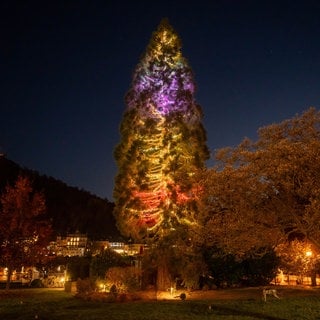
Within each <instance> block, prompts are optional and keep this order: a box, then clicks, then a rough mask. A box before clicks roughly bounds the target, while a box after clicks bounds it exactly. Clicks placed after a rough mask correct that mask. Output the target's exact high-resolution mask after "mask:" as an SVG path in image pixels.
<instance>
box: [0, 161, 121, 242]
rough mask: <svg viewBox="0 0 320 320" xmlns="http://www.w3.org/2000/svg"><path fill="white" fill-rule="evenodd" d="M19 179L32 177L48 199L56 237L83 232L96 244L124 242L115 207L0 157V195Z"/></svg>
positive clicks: (34, 186)
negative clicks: (116, 218)
mask: <svg viewBox="0 0 320 320" xmlns="http://www.w3.org/2000/svg"><path fill="white" fill-rule="evenodd" d="M18 175H23V176H27V177H29V179H30V181H31V183H32V186H33V188H34V189H35V190H36V191H41V192H42V193H43V194H44V196H45V198H46V206H47V215H48V219H50V221H51V223H52V227H53V230H54V235H53V236H56V235H66V234H67V233H73V232H76V231H79V232H81V233H85V234H87V235H88V237H89V238H90V239H92V240H100V239H108V240H113V241H115V240H120V239H121V238H120V233H119V231H118V230H117V227H116V222H115V219H114V216H113V209H114V204H113V203H112V202H110V201H108V200H107V199H102V198H99V197H97V196H95V195H93V194H91V193H89V192H88V191H85V190H80V189H78V188H75V187H70V186H68V185H67V184H65V183H64V182H62V181H59V180H57V179H54V178H52V177H48V176H45V175H40V174H39V173H38V172H37V171H33V170H30V169H28V168H23V167H21V166H20V165H18V164H17V163H15V162H13V161H11V160H9V159H7V158H6V157H5V156H3V155H2V156H0V193H2V191H3V190H4V188H5V186H6V185H7V184H8V183H9V184H13V183H14V181H15V180H16V179H17V177H18Z"/></svg>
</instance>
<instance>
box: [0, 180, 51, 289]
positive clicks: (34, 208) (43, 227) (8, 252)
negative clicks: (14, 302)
mask: <svg viewBox="0 0 320 320" xmlns="http://www.w3.org/2000/svg"><path fill="white" fill-rule="evenodd" d="M0 203H1V207H0V259H1V261H0V262H1V264H2V265H3V266H5V267H6V268H7V270H8V271H7V284H6V288H7V289H9V288H10V281H11V276H12V272H13V271H14V270H15V269H17V268H21V267H22V266H23V265H26V264H27V265H28V264H29V265H31V264H33V263H35V262H36V259H39V255H41V252H42V249H43V247H44V245H45V243H46V240H47V239H48V236H49V235H50V232H51V228H50V225H49V223H48V221H47V220H46V219H45V217H44V213H45V210H46V206H45V199H44V196H43V195H42V194H41V193H40V192H35V191H34V190H33V188H32V186H31V183H30V181H29V179H28V178H26V177H22V176H19V177H18V179H17V181H16V182H15V185H14V186H10V185H7V187H6V189H5V191H4V193H3V194H2V195H1V197H0Z"/></svg>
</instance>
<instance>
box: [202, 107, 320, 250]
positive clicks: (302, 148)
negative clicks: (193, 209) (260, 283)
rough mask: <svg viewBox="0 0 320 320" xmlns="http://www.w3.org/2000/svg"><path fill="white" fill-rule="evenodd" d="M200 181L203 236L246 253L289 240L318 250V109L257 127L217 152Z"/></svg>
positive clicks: (226, 248) (319, 162)
mask: <svg viewBox="0 0 320 320" xmlns="http://www.w3.org/2000/svg"><path fill="white" fill-rule="evenodd" d="M215 156H216V160H217V165H216V166H215V167H214V168H211V169H208V170H207V171H206V172H205V174H204V175H203V176H202V179H201V182H200V184H201V185H202V187H203V190H204V193H203V197H202V209H201V211H202V222H201V225H202V226H203V228H202V229H201V233H202V239H203V241H205V242H206V243H207V244H215V245H217V246H220V247H222V248H223V249H224V250H226V252H232V253H235V254H237V255H245V254H247V253H248V252H253V251H255V250H257V249H258V248H263V247H265V248H267V247H269V248H270V247H271V248H272V247H275V246H276V245H277V244H279V243H281V242H283V241H285V240H288V239H289V240H290V239H296V238H299V239H305V240H307V241H309V242H310V243H312V245H313V246H314V248H316V249H317V250H318V251H319V250H320V161H319V159H320V112H319V111H317V110H316V109H315V108H310V109H309V110H307V111H306V112H304V113H303V114H302V115H297V116H295V117H293V118H292V119H289V120H285V121H283V122H281V123H279V124H272V125H269V126H266V127H263V128H261V129H259V131H258V139H257V141H255V142H254V141H251V140H249V139H245V140H244V141H243V142H242V143H241V144H240V145H239V146H237V147H235V148H224V149H221V150H219V151H218V152H217V153H216V155H215Z"/></svg>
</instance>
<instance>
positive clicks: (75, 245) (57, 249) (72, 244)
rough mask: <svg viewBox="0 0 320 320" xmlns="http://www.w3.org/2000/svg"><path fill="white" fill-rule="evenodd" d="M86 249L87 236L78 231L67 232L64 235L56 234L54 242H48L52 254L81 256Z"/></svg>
mask: <svg viewBox="0 0 320 320" xmlns="http://www.w3.org/2000/svg"><path fill="white" fill-rule="evenodd" d="M87 250H88V237H87V235H86V234H82V233H80V232H76V233H71V234H68V235H67V236H66V237H62V236H58V237H57V240H56V241H55V242H51V243H50V252H51V254H52V255H56V256H63V257H73V256H79V257H83V256H84V255H85V254H86V253H87Z"/></svg>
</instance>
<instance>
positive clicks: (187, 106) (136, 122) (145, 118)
mask: <svg viewBox="0 0 320 320" xmlns="http://www.w3.org/2000/svg"><path fill="white" fill-rule="evenodd" d="M194 91H195V85H194V80H193V74H192V71H191V68H190V67H189V65H188V62H187V60H186V59H185V58H184V57H183V56H182V53H181V41H180V39H179V37H178V35H177V33H176V32H175V30H174V29H173V28H172V26H171V25H170V24H169V23H168V21H167V20H166V19H164V20H162V21H161V23H160V25H159V26H158V29H157V30H156V31H155V32H154V33H153V34H152V37H151V40H150V42H149V45H148V46H147V49H146V51H145V53H144V55H143V57H142V59H141V61H140V63H139V64H138V66H137V67H136V70H135V72H134V75H133V80H132V85H131V87H130V89H129V91H128V93H127V95H126V104H127V109H126V111H125V113H124V116H123V119H122V123H121V127H120V133H121V141H120V143H119V145H118V146H117V147H116V149H115V152H114V156H115V159H116V162H117V165H118V168H119V171H118V174H117V176H116V179H115V188H114V199H115V215H116V218H117V224H118V227H119V229H120V231H121V232H122V233H123V234H124V235H125V236H128V237H132V238H133V239H134V240H135V241H145V240H146V239H152V241H153V242H154V243H155V242H157V246H158V247H159V246H160V244H161V245H162V246H163V247H167V246H170V245H171V244H172V243H171V244H170V243H169V242H170V241H168V239H173V238H174V237H173V235H172V234H176V233H177V230H178V229H179V226H180V225H183V226H188V225H192V224H194V223H196V215H197V201H196V200H197V190H196V189H195V188H194V183H193V177H194V174H195V173H196V172H197V170H199V169H200V168H204V163H205V160H207V159H208V157H209V153H208V149H207V146H206V134H205V130H204V128H203V125H202V123H201V120H202V112H201V108H200V106H199V105H198V104H197V103H196V101H195V98H194ZM159 258H160V257H159ZM161 258H162V260H161V261H159V271H160V269H162V270H161V272H159V279H158V280H159V281H160V278H163V277H160V274H167V272H164V270H165V268H166V267H165V265H166V264H167V261H165V260H166V255H161ZM159 281H158V287H159V289H160V288H162V289H164V288H166V286H167V285H168V281H166V280H165V279H163V281H160V282H161V283H160V282H159Z"/></svg>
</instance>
